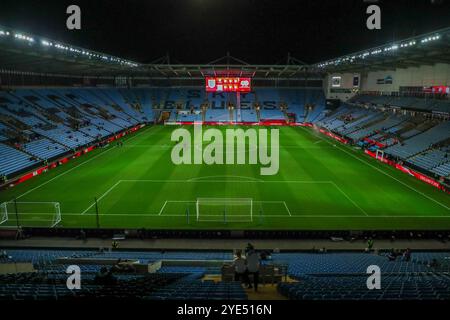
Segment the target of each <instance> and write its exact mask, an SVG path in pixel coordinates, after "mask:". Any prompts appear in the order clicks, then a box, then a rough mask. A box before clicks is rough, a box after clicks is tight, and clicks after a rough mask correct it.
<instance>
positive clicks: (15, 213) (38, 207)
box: [0, 201, 61, 228]
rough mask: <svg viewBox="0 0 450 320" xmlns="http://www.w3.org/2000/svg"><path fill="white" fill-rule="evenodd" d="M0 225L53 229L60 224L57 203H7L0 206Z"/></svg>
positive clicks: (58, 204) (58, 205) (59, 212)
mask: <svg viewBox="0 0 450 320" xmlns="http://www.w3.org/2000/svg"><path fill="white" fill-rule="evenodd" d="M0 213H1V218H0V225H2V224H6V223H7V222H8V224H14V225H18V226H25V227H28V226H29V227H50V228H54V227H56V226H57V225H58V224H59V223H60V222H61V205H60V203H59V202H19V201H8V202H4V203H2V204H0Z"/></svg>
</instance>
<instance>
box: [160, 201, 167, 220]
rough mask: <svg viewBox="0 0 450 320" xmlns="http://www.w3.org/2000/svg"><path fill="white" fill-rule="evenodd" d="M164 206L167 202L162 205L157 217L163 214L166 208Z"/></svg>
mask: <svg viewBox="0 0 450 320" xmlns="http://www.w3.org/2000/svg"><path fill="white" fill-rule="evenodd" d="M166 205H167V201H166V202H164V205H163V206H162V208H161V210H160V211H159V214H158V216H160V215H162V213H163V211H164V208H165V207H166Z"/></svg>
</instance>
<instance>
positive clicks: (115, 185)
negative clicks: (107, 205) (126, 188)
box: [81, 180, 122, 214]
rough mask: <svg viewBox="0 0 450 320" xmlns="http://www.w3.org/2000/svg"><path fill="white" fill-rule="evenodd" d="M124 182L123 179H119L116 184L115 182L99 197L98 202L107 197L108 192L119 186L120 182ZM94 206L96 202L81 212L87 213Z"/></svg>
mask: <svg viewBox="0 0 450 320" xmlns="http://www.w3.org/2000/svg"><path fill="white" fill-rule="evenodd" d="M121 182H122V180H119V181H117V183H116V184H114V185H113V186H112V187H111V188H109V189H108V190H107V191H106V192H105V193H103V194H102V195H101V196H100V198H98V199H97V202H99V201H100V200H102V199H103V198H104V197H106V196H107V195H108V193H110V192H111V191H112V190H113V189H114V188H115V187H117V186H118V185H119V184H120V183H121ZM93 206H95V202H94V203H93V204H91V205H90V206H89V207H88V208H87V209H86V210H84V211H83V212H82V213H81V214H85V213H86V212H87V211H89V209H91V208H92V207H93Z"/></svg>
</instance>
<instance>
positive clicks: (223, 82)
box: [206, 77, 252, 92]
mask: <svg viewBox="0 0 450 320" xmlns="http://www.w3.org/2000/svg"><path fill="white" fill-rule="evenodd" d="M251 81H252V79H251V78H237V77H226V78H224V77H207V78H206V92H250V91H251V83H252V82H251Z"/></svg>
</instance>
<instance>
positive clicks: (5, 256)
mask: <svg viewBox="0 0 450 320" xmlns="http://www.w3.org/2000/svg"><path fill="white" fill-rule="evenodd" d="M0 259H9V260H10V259H12V257H11V256H8V253H7V252H6V250H3V251H2V252H0Z"/></svg>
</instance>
